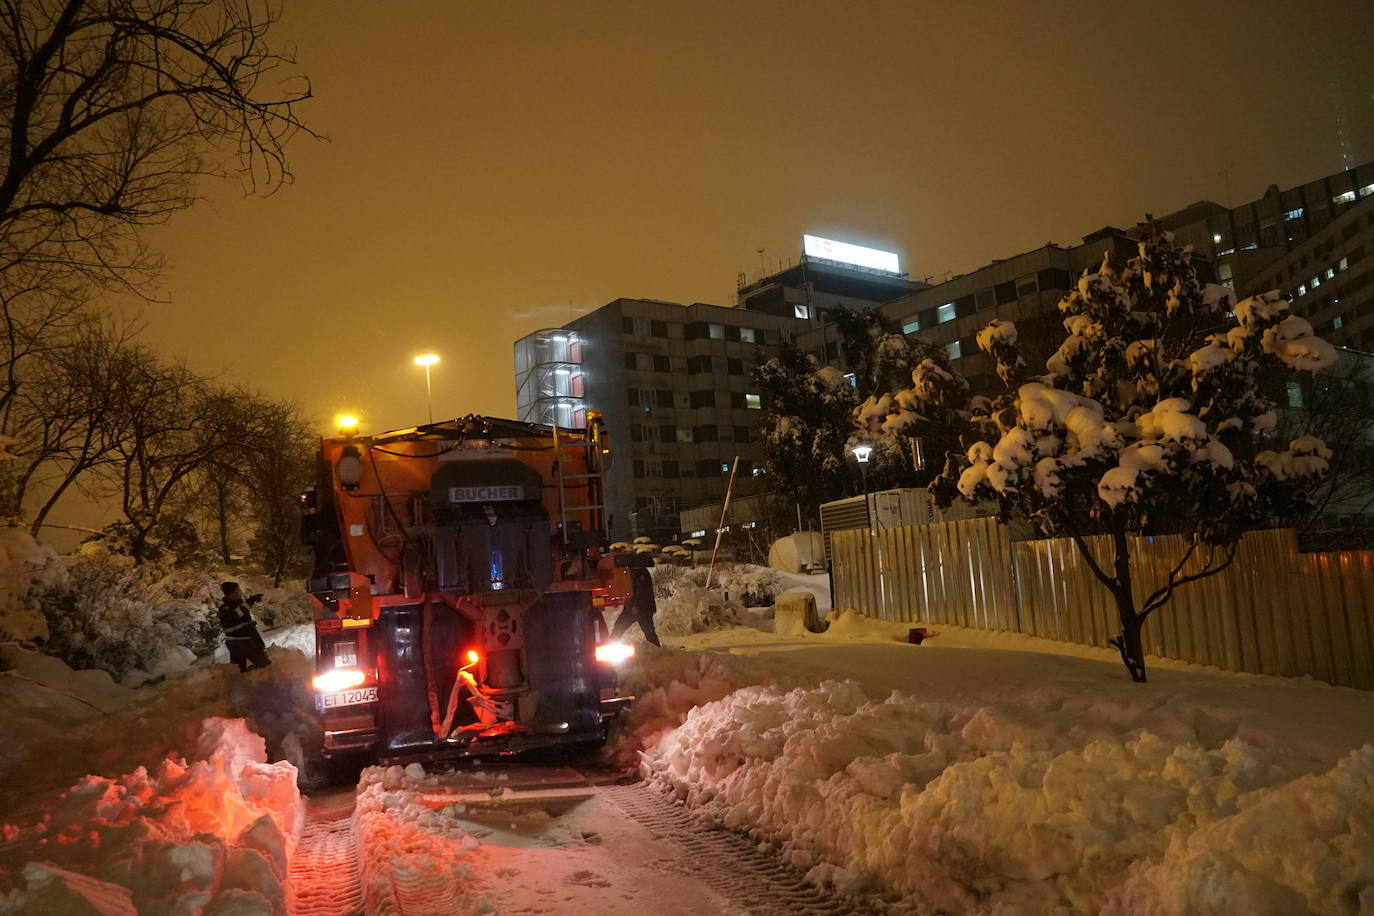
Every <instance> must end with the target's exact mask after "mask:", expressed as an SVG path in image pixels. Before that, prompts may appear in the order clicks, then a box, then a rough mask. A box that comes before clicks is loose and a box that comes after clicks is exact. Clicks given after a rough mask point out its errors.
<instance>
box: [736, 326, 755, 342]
mask: <svg viewBox="0 0 1374 916" xmlns="http://www.w3.org/2000/svg"><path fill="white" fill-rule="evenodd" d="M739 339H740V341H741V342H742V343H753V342H754V329H753V328H740V329H739Z"/></svg>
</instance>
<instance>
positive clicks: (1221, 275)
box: [1159, 162, 1374, 295]
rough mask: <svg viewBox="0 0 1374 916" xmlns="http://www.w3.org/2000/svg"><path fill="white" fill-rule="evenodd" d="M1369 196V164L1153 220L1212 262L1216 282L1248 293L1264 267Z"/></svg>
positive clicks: (1373, 184)
mask: <svg viewBox="0 0 1374 916" xmlns="http://www.w3.org/2000/svg"><path fill="white" fill-rule="evenodd" d="M1371 196H1374V162H1369V163H1365V164H1364V165H1359V166H1355V167H1354V168H1351V169H1346V170H1344V171H1341V172H1335V173H1333V174H1331V175H1325V176H1322V177H1321V178H1316V179H1313V180H1312V181H1308V182H1306V183H1304V184H1301V185H1296V186H1294V187H1291V188H1283V189H1281V188H1279V187H1278V185H1270V186H1269V188H1268V190H1266V191H1265V192H1264V195H1263V196H1261V197H1258V198H1256V199H1255V200H1251V201H1248V202H1246V203H1243V204H1241V205H1240V206H1238V207H1224V206H1222V205H1221V204H1218V203H1214V202H1212V201H1200V202H1198V203H1195V204H1192V205H1190V206H1188V207H1184V208H1183V209H1182V210H1177V211H1175V212H1173V213H1170V214H1168V215H1166V216H1162V217H1160V220H1159V221H1160V224H1161V225H1163V226H1164V228H1165V229H1168V230H1169V231H1170V232H1172V233H1174V239H1175V240H1176V241H1177V242H1179V243H1180V244H1188V245H1192V246H1193V250H1194V251H1196V252H1197V253H1198V254H1199V255H1200V256H1202V257H1204V258H1206V259H1208V260H1210V261H1214V262H1215V263H1216V265H1217V279H1218V280H1219V281H1220V282H1221V283H1224V284H1226V285H1228V286H1230V287H1231V288H1232V289H1235V290H1236V291H1237V292H1238V293H1241V294H1242V295H1248V294H1249V293H1250V292H1251V291H1253V290H1254V289H1255V288H1256V286H1257V283H1258V280H1257V277H1258V276H1259V275H1260V274H1262V273H1263V272H1265V271H1266V269H1267V268H1269V267H1270V265H1273V264H1274V263H1275V262H1277V261H1279V260H1281V259H1284V258H1285V257H1286V256H1287V254H1288V253H1289V252H1291V251H1293V250H1294V249H1296V248H1299V247H1302V246H1303V245H1305V244H1306V243H1307V242H1308V241H1309V240H1311V239H1313V238H1315V237H1317V236H1318V235H1324V234H1325V230H1326V228H1327V227H1328V226H1329V225H1330V224H1331V223H1332V222H1335V221H1341V220H1343V218H1344V217H1345V215H1346V214H1347V213H1349V212H1350V210H1351V209H1353V208H1355V207H1357V206H1358V205H1360V204H1362V203H1363V202H1364V201H1365V200H1366V199H1368V198H1369V197H1371ZM1270 288H1272V287H1270Z"/></svg>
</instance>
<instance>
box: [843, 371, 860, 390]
mask: <svg viewBox="0 0 1374 916" xmlns="http://www.w3.org/2000/svg"><path fill="white" fill-rule="evenodd" d="M844 380H845V381H846V382H848V383H849V387H850V388H858V387H859V377H858V376H857V375H855V374H854V373H853V372H846V373H845V374H844Z"/></svg>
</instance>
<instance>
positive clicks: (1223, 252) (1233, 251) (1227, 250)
mask: <svg viewBox="0 0 1374 916" xmlns="http://www.w3.org/2000/svg"><path fill="white" fill-rule="evenodd" d="M1235 253H1236V249H1234V248H1227V249H1226V250H1224V251H1218V252H1217V256H1218V257H1220V256H1221V255H1224V254H1235Z"/></svg>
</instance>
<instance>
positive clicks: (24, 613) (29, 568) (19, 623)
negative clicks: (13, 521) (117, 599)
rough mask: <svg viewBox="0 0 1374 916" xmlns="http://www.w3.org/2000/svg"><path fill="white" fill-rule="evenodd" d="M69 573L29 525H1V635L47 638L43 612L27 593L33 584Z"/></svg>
mask: <svg viewBox="0 0 1374 916" xmlns="http://www.w3.org/2000/svg"><path fill="white" fill-rule="evenodd" d="M66 577H67V569H66V567H65V566H63V565H62V560H61V559H60V558H59V557H58V556H57V553H56V552H55V551H54V550H52V548H50V547H46V546H44V545H43V544H40V543H39V542H38V541H37V540H35V539H34V537H33V535H31V534H29V531H28V529H27V528H20V527H17V526H13V525H11V526H9V527H0V639H3V640H9V639H17V640H21V641H24V642H42V641H44V640H46V639H47V638H48V627H47V624H46V622H44V620H43V615H42V614H40V613H39V612H38V610H37V609H36V608H35V607H33V605H32V603H31V602H30V601H28V600H27V598H26V596H27V594H28V592H29V590H30V589H32V588H33V587H34V586H39V585H56V584H59V583H61V582H63V581H65V580H66Z"/></svg>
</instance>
